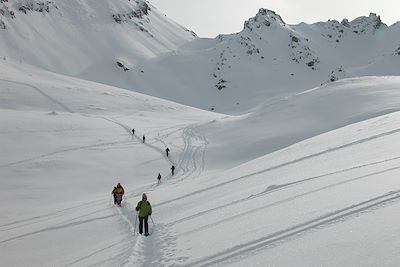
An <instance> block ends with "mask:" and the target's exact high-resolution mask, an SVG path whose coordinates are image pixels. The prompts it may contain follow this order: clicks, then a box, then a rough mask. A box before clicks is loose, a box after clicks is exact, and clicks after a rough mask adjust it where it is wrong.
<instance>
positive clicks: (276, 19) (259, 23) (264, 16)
mask: <svg viewBox="0 0 400 267" xmlns="http://www.w3.org/2000/svg"><path fill="white" fill-rule="evenodd" d="M285 25H286V23H285V22H284V21H283V20H282V18H281V16H280V15H278V14H277V13H276V12H275V11H272V10H269V9H265V8H260V10H259V11H258V13H257V15H256V16H255V17H253V18H250V19H249V20H247V21H246V22H245V23H244V29H245V30H249V31H253V30H254V29H255V28H256V29H260V28H266V27H271V26H285Z"/></svg>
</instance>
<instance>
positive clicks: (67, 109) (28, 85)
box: [0, 79, 74, 113]
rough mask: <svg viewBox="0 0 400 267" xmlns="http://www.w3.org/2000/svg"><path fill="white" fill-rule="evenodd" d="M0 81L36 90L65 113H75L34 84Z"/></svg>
mask: <svg viewBox="0 0 400 267" xmlns="http://www.w3.org/2000/svg"><path fill="white" fill-rule="evenodd" d="M0 81H3V82H8V83H13V84H19V85H23V86H26V87H29V88H31V89H33V90H35V91H36V92H38V93H39V94H40V95H42V96H43V97H44V98H46V99H47V100H49V101H50V102H51V103H53V104H56V105H58V106H60V107H61V108H62V109H63V110H64V111H66V112H69V113H74V111H73V110H72V109H70V108H69V107H68V106H67V105H65V104H63V103H62V102H60V101H58V100H57V99H55V98H54V97H52V96H50V95H49V94H47V93H45V92H44V91H43V90H41V89H40V88H39V87H36V86H34V85H32V84H29V83H24V82H19V81H13V80H7V79H0Z"/></svg>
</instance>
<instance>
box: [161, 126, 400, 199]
mask: <svg viewBox="0 0 400 267" xmlns="http://www.w3.org/2000/svg"><path fill="white" fill-rule="evenodd" d="M397 133H400V128H398V129H394V130H392V131H388V132H384V133H381V134H377V135H373V136H370V137H367V138H363V139H360V140H357V141H354V142H350V143H347V144H344V145H341V146H337V147H333V148H329V149H326V150H323V151H320V152H317V153H314V154H310V155H307V156H304V157H301V158H298V159H294V160H291V161H288V162H284V163H281V164H278V165H275V166H272V167H270V168H267V169H264V170H260V171H257V172H253V173H250V174H246V175H243V176H240V177H238V178H235V179H232V180H229V181H225V182H222V183H219V184H215V185H212V186H210V187H206V188H203V189H199V190H197V191H193V192H190V193H188V194H186V195H182V196H179V197H177V198H173V199H170V200H167V201H164V202H162V203H159V204H157V206H163V205H166V204H169V203H172V202H174V201H178V200H181V199H183V198H188V197H191V196H193V195H197V194H200V193H203V192H206V191H209V190H214V189H217V188H219V187H222V186H225V185H228V184H232V183H235V182H237V181H240V180H245V179H249V178H252V177H253V176H255V175H260V174H263V173H266V172H269V171H273V170H277V169H280V168H283V167H286V166H289V165H292V164H296V163H299V162H302V161H305V160H308V159H312V158H315V157H319V156H321V155H325V154H328V153H331V152H335V151H338V150H341V149H345V148H348V147H351V146H355V145H360V144H363V143H366V142H369V141H372V140H375V139H379V138H382V137H386V136H389V135H392V134H397Z"/></svg>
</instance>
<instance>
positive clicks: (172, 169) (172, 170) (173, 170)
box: [171, 165, 175, 175]
mask: <svg viewBox="0 0 400 267" xmlns="http://www.w3.org/2000/svg"><path fill="white" fill-rule="evenodd" d="M171 172H172V175H174V172H175V166H174V165H172V167H171Z"/></svg>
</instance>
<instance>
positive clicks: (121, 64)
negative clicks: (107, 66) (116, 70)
mask: <svg viewBox="0 0 400 267" xmlns="http://www.w3.org/2000/svg"><path fill="white" fill-rule="evenodd" d="M117 66H118V67H120V68H122V69H123V70H124V71H128V70H129V68H128V67H127V66H125V64H124V63H122V62H120V61H117Z"/></svg>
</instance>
